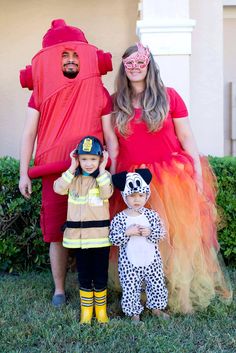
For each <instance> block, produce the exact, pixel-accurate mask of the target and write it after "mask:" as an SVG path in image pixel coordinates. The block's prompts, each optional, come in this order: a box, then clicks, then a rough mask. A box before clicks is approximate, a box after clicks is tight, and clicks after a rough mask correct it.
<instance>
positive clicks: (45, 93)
mask: <svg viewBox="0 0 236 353" xmlns="http://www.w3.org/2000/svg"><path fill="white" fill-rule="evenodd" d="M65 50H73V51H75V52H77V54H78V56H79V61H80V70H79V73H78V75H77V76H76V77H75V78H74V79H69V78H67V77H65V76H64V75H63V72H62V69H61V58H62V53H63V51H65ZM111 70H112V63H111V54H110V53H103V52H102V51H101V50H98V49H97V48H96V47H95V46H93V45H91V44H88V42H87V40H86V38H85V36H84V34H83V32H82V31H81V30H79V29H78V28H75V27H71V26H67V25H66V24H65V22H64V20H54V21H53V22H52V27H51V29H50V30H49V31H48V32H47V33H46V35H45V36H44V39H43V49H42V50H40V51H39V52H38V53H37V54H36V55H35V56H34V57H33V59H32V68H31V66H27V67H26V69H25V70H21V73H20V81H21V84H22V87H28V88H29V89H33V97H34V103H35V107H36V109H37V110H38V111H40V122H39V126H38V140H37V149H36V155H35V166H34V167H33V168H32V169H30V171H29V176H30V177H31V178H36V177H39V176H43V175H49V174H52V173H55V172H61V171H63V170H65V169H66V167H67V166H68V163H69V153H70V151H72V150H73V148H74V147H75V146H76V144H78V142H79V141H80V140H81V138H83V137H84V136H85V135H93V136H96V137H97V138H98V139H99V140H101V141H102V140H103V136H102V125H101V115H102V112H103V109H104V107H105V106H106V105H107V99H108V98H107V91H106V90H105V88H104V87H103V84H102V81H101V74H106V73H107V71H111Z"/></svg>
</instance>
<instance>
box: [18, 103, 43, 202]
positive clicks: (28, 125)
mask: <svg viewBox="0 0 236 353" xmlns="http://www.w3.org/2000/svg"><path fill="white" fill-rule="evenodd" d="M39 117H40V113H39V112H38V111H37V110H35V109H32V108H28V111H27V118H26V122H25V126H24V130H23V135H22V140H21V151H20V180H19V189H20V192H21V194H22V195H23V196H24V197H26V198H27V199H28V198H30V195H31V193H32V184H31V180H30V178H29V176H28V168H29V163H30V160H31V158H32V154H33V149H34V143H35V139H36V136H37V130H38V123H39Z"/></svg>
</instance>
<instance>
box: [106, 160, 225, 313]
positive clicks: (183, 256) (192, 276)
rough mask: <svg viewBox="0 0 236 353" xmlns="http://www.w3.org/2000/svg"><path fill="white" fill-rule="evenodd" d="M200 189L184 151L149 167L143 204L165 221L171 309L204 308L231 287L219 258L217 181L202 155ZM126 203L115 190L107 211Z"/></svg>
mask: <svg viewBox="0 0 236 353" xmlns="http://www.w3.org/2000/svg"><path fill="white" fill-rule="evenodd" d="M201 162H202V170H203V179H204V192H203V193H199V192H198V191H197V189H196V185H195V182H194V179H193V168H192V164H191V162H190V161H189V160H188V159H187V158H185V157H184V156H176V157H174V158H173V159H172V160H171V162H170V163H168V164H163V163H162V164H159V163H156V164H148V165H141V166H133V167H132V168H131V169H130V171H132V170H134V169H135V168H138V167H143V168H144V167H147V168H149V169H150V170H151V172H152V174H153V179H152V183H151V197H150V199H149V201H148V204H147V205H146V206H147V207H151V208H152V209H155V210H157V211H158V212H159V214H160V216H161V217H162V218H163V220H164V221H165V225H166V229H167V237H166V239H165V240H163V241H161V242H160V244H159V247H160V251H161V256H162V260H163V265H164V272H165V276H166V281H167V287H168V292H169V302H168V306H169V308H170V310H171V311H173V312H182V313H187V312H193V311H195V310H199V309H203V308H205V307H207V306H208V305H209V303H210V301H211V300H212V299H213V298H214V297H215V296H216V295H219V296H220V298H221V299H222V300H225V301H226V302H227V303H229V302H230V301H231V299H232V291H231V287H230V283H229V280H228V279H227V280H226V278H227V276H226V275H225V268H223V263H221V264H220V263H219V259H218V251H219V244H218V241H217V235H216V234H217V233H216V227H217V211H216V207H215V196H216V180H215V177H214V174H213V173H212V171H211V168H210V167H209V165H208V162H207V159H204V158H202V161H201ZM124 208H125V204H124V202H123V200H122V198H121V196H120V193H119V192H118V191H117V192H115V195H114V197H113V199H112V201H111V212H112V213H113V215H114V214H115V213H116V212H119V211H120V210H122V209H124ZM117 257H118V255H117V249H116V248H115V247H113V248H112V251H111V259H110V270H109V283H110V285H111V286H112V287H115V288H118V287H119V284H118V283H119V282H118V274H117Z"/></svg>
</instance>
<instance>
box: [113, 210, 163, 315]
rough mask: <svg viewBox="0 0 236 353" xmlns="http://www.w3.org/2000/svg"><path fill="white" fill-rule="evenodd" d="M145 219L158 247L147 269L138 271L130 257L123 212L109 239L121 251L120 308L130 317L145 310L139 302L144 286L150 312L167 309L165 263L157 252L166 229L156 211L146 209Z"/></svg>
mask: <svg viewBox="0 0 236 353" xmlns="http://www.w3.org/2000/svg"><path fill="white" fill-rule="evenodd" d="M144 215H145V216H146V217H147V219H148V221H149V223H150V226H151V234H150V235H149V237H148V239H149V240H150V241H151V242H153V243H154V244H155V245H156V246H155V257H154V261H153V262H152V263H151V264H150V265H149V266H147V267H142V266H139V267H136V266H134V265H133V264H131V263H130V261H129V259H128V257H127V254H126V245H127V243H128V241H129V237H127V236H126V235H125V231H126V219H127V215H126V214H125V213H124V212H120V213H118V214H117V215H116V216H115V217H114V219H113V220H112V222H111V227H110V235H109V238H110V240H111V242H112V243H113V244H114V245H117V246H119V247H120V249H119V263H118V270H119V278H120V283H121V287H122V299H121V306H122V310H123V312H124V313H125V314H126V315H128V316H133V315H139V314H140V313H141V312H142V311H143V309H144V308H143V306H142V304H141V301H140V295H141V291H142V286H143V283H145V287H146V295H147V303H146V306H147V308H149V309H164V308H165V307H166V305H167V301H168V292H167V289H166V286H165V280H164V274H163V266H162V260H161V256H160V252H159V249H158V240H160V239H162V238H163V237H164V236H165V228H164V225H163V223H162V221H161V219H160V217H159V215H158V214H157V213H156V212H155V211H153V210H149V209H147V208H145V209H144ZM144 256H145V254H144Z"/></svg>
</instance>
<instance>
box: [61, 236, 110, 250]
mask: <svg viewBox="0 0 236 353" xmlns="http://www.w3.org/2000/svg"><path fill="white" fill-rule="evenodd" d="M110 245H111V242H110V241H109V239H108V238H100V239H99V238H98V239H69V238H65V237H64V238H63V246H65V247H68V248H81V247H83V248H84V247H88V248H89V247H93V248H97V247H102V246H110Z"/></svg>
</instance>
